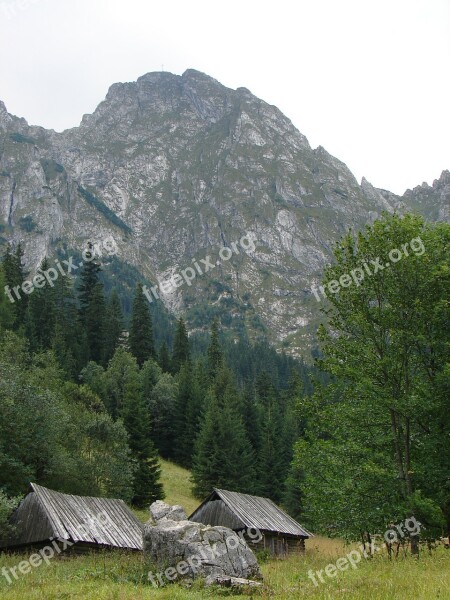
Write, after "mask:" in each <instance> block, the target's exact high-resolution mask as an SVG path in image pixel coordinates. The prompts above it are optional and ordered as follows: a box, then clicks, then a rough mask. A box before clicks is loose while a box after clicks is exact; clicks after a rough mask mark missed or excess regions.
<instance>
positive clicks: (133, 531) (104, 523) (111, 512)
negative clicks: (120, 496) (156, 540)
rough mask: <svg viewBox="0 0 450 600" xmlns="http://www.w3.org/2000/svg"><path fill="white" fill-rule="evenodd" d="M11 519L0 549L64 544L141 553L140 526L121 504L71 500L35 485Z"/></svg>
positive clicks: (103, 500)
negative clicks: (10, 529) (11, 532)
mask: <svg viewBox="0 0 450 600" xmlns="http://www.w3.org/2000/svg"><path fill="white" fill-rule="evenodd" d="M30 488H31V489H30V493H29V494H28V495H27V496H26V497H25V498H24V499H23V500H22V502H21V503H20V505H19V507H18V508H17V509H16V511H15V512H14V513H13V515H12V517H11V525H12V526H13V534H12V535H11V536H10V538H9V539H8V540H3V542H2V541H1V540H0V548H5V549H9V550H15V549H20V548H24V547H27V546H33V547H42V546H46V545H50V544H51V543H52V542H53V543H55V542H56V543H57V541H58V540H59V541H61V542H62V541H63V540H65V541H66V542H67V543H66V544H63V545H64V546H65V548H69V547H70V549H72V548H73V549H75V550H76V551H80V550H81V551H82V550H84V549H95V548H126V549H129V550H142V546H143V544H142V530H143V525H142V523H141V522H140V521H139V520H138V519H137V518H136V517H135V516H134V515H133V513H132V512H131V510H130V509H129V508H128V507H127V505H126V504H125V502H124V501H123V500H113V499H109V498H93V497H89V496H72V495H70V494H62V493H60V492H54V491H53V490H49V489H47V488H45V487H42V486H40V485H36V484H35V483H31V484H30Z"/></svg>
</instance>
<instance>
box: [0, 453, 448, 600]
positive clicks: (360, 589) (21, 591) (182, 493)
mask: <svg viewBox="0 0 450 600" xmlns="http://www.w3.org/2000/svg"><path fill="white" fill-rule="evenodd" d="M162 473H163V477H162V480H163V484H164V489H165V492H166V499H165V500H166V501H167V502H168V503H170V504H181V505H182V506H183V507H184V508H185V509H186V511H187V512H188V514H189V513H190V512H191V511H192V510H194V509H195V508H196V507H197V506H198V501H196V500H195V499H194V498H193V497H192V495H191V493H190V483H189V472H188V471H186V470H185V469H181V468H180V467H178V466H176V465H173V464H172V463H168V462H166V461H163V463H162ZM137 514H138V516H139V517H140V518H141V519H142V520H146V519H147V513H146V511H138V512H137ZM306 545H307V550H306V553H305V555H304V556H300V557H297V556H293V557H290V558H288V559H286V560H269V561H267V562H264V563H263V564H261V570H262V573H263V576H264V583H265V588H264V589H263V590H262V592H258V593H255V592H253V596H252V597H254V598H255V599H256V598H270V599H275V600H291V599H292V600H296V599H305V600H306V599H308V600H309V599H312V600H315V599H317V600H319V599H321V600H335V599H338V600H339V599H340V598H343V599H349V600H409V599H410V598H414V599H415V600H423V599H431V598H433V599H439V600H450V551H448V550H445V549H444V548H442V547H440V548H438V550H437V551H436V552H435V553H434V554H433V555H432V556H429V555H428V554H427V553H425V552H423V553H422V555H421V557H420V560H418V561H417V560H415V559H412V558H411V557H409V556H408V557H406V558H399V559H398V560H393V561H389V560H388V558H387V557H386V556H385V555H377V556H375V557H374V558H373V559H371V560H364V559H363V560H362V561H361V562H360V563H359V564H358V565H357V568H355V569H353V568H349V569H348V570H347V571H343V572H338V574H337V576H336V577H334V578H328V577H326V576H325V575H324V580H325V583H319V585H318V586H317V587H316V586H315V585H314V583H313V582H312V581H311V579H309V578H308V571H309V570H310V569H311V570H312V571H313V572H316V571H317V570H319V569H322V570H323V569H325V567H326V566H327V565H328V564H333V563H335V562H336V560H337V559H338V558H341V557H345V555H346V554H347V553H348V552H349V551H350V550H351V547H349V546H345V544H344V543H343V542H342V541H341V540H330V539H328V538H321V537H315V538H313V539H312V540H310V541H309V542H307V544H306ZM27 559H28V555H13V554H12V555H6V554H0V600H24V599H25V598H26V599H27V600H28V599H30V600H63V599H74V600H75V599H77V600H84V599H86V598H88V599H89V600H146V599H154V600H172V599H173V600H200V599H202V598H203V599H208V598H218V597H222V596H226V595H228V591H226V590H217V589H206V588H203V587H202V584H201V582H195V584H194V585H193V587H192V588H190V589H186V588H184V587H182V586H181V585H174V584H172V585H168V586H166V587H164V588H158V589H155V588H153V587H152V586H151V585H149V584H148V583H146V573H147V570H148V569H147V568H146V565H145V563H144V560H143V556H142V555H141V554H139V553H128V552H121V551H115V552H111V551H104V552H99V553H93V554H88V555H85V556H72V555H68V554H66V555H63V556H62V557H60V558H55V559H53V560H51V561H49V564H48V565H41V566H40V567H38V568H34V569H33V570H32V571H31V572H30V573H28V574H26V575H20V576H19V579H18V580H17V581H16V580H13V582H12V584H11V585H9V584H8V582H7V580H6V578H5V577H4V576H2V574H1V568H2V567H7V568H11V567H14V566H16V565H18V564H19V563H20V561H23V560H27ZM316 579H318V578H317V577H316ZM234 598H249V596H244V595H235V596H234Z"/></svg>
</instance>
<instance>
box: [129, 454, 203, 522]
mask: <svg viewBox="0 0 450 600" xmlns="http://www.w3.org/2000/svg"><path fill="white" fill-rule="evenodd" d="M190 476H191V473H190V471H187V470H186V469H183V468H182V467H179V466H178V465H175V464H174V463H172V462H169V461H167V460H161V481H162V483H163V486H164V492H165V494H166V495H165V498H164V502H167V504H181V506H182V507H183V508H184V510H185V511H186V514H187V516H189V515H190V514H192V513H193V512H194V510H195V509H196V508H197V506H198V505H199V504H200V502H199V500H197V499H195V498H194V496H193V495H192V492H191V486H192V484H191V482H190V481H189V478H190ZM133 512H134V514H135V515H136V516H137V518H138V519H140V520H141V521H142V522H144V523H145V521H147V520H148V511H147V510H136V509H133Z"/></svg>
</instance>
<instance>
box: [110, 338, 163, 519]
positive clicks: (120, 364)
mask: <svg viewBox="0 0 450 600" xmlns="http://www.w3.org/2000/svg"><path fill="white" fill-rule="evenodd" d="M105 383H106V393H107V394H108V397H109V399H110V402H114V406H111V405H110V406H109V407H108V408H109V410H110V411H111V412H112V414H113V416H115V415H118V416H119V417H121V418H122V419H123V423H124V425H125V429H126V430H127V432H128V443H129V446H130V449H131V453H132V457H133V458H134V460H135V461H136V472H135V474H134V484H133V498H132V502H133V504H134V505H135V506H137V507H139V508H143V507H145V506H147V505H148V504H151V503H152V502H154V501H155V500H158V499H161V498H163V497H164V492H163V488H162V484H161V482H160V481H159V478H160V474H161V469H160V466H159V459H158V454H157V452H156V449H155V447H154V445H153V442H152V440H151V437H150V432H151V422H150V411H149V406H148V403H147V401H146V399H145V398H144V395H143V391H142V381H141V376H140V372H139V368H138V366H137V363H136V359H135V358H134V357H133V356H132V355H131V354H130V353H129V352H127V351H126V350H125V349H124V348H118V349H117V350H116V353H115V354H114V357H113V358H112V360H111V362H110V364H109V367H108V370H107V371H106V373H105ZM113 392H114V393H115V397H114V398H111V396H112V393H113Z"/></svg>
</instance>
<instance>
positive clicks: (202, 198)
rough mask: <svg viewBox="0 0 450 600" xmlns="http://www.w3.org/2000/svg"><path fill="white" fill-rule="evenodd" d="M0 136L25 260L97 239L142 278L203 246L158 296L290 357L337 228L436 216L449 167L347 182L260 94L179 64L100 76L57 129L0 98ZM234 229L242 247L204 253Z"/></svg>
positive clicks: (1, 217) (15, 235)
mask: <svg viewBox="0 0 450 600" xmlns="http://www.w3.org/2000/svg"><path fill="white" fill-rule="evenodd" d="M0 148H1V150H0V153H1V154H0V236H1V238H0V243H2V244H3V245H4V244H6V243H7V242H8V241H9V242H14V243H17V242H18V241H20V240H22V241H23V242H24V244H25V251H26V260H27V267H28V268H29V269H30V270H33V269H35V268H36V266H37V265H38V264H39V262H40V261H41V260H42V258H43V257H44V256H45V255H55V254H56V253H61V252H65V253H66V254H70V253H71V252H72V251H78V252H80V251H81V249H82V247H83V246H84V245H85V243H86V241H87V240H93V241H98V240H103V239H105V238H107V237H108V236H110V235H113V237H114V239H115V240H116V242H117V245H118V247H119V256H118V258H119V260H121V261H122V262H123V263H126V264H129V265H131V266H132V267H134V268H135V272H136V273H138V275H139V274H140V275H141V276H142V278H143V279H145V280H146V281H151V282H153V283H155V282H157V281H161V280H165V279H167V278H169V277H171V276H172V275H173V274H175V273H180V272H181V271H182V270H183V269H186V268H187V267H192V265H193V264H195V263H194V262H193V261H194V260H196V261H197V262H196V264H199V262H198V261H200V259H205V257H206V256H207V255H209V256H211V257H213V260H212V263H213V264H214V270H213V269H211V270H210V272H209V273H207V274H204V275H197V277H196V278H195V279H194V281H193V282H192V285H190V286H188V285H186V284H184V285H180V286H179V287H177V288H176V287H172V288H171V289H169V286H166V287H165V291H164V292H163V293H161V294H160V296H161V299H162V300H163V301H164V303H165V305H166V306H167V308H168V309H169V310H170V311H171V312H174V313H176V314H179V313H184V314H186V316H187V319H188V323H189V326H190V329H191V330H194V329H197V328H202V327H204V326H205V325H207V322H208V321H209V320H210V319H211V318H212V316H214V315H215V314H218V315H222V316H223V322H224V324H225V325H228V326H230V327H234V328H236V329H238V330H239V329H240V330H242V329H244V328H245V329H246V330H247V331H249V332H250V333H251V335H259V334H267V335H268V337H269V338H270V339H271V340H272V341H273V342H275V343H276V344H277V345H279V346H283V347H286V348H289V350H290V351H291V352H294V353H299V352H304V351H305V349H306V348H308V347H310V346H311V344H312V343H313V335H314V329H315V326H316V324H317V322H318V318H319V311H318V309H319V303H318V302H317V300H316V299H315V298H314V296H313V294H312V292H311V287H312V286H314V285H315V284H317V283H318V282H319V278H320V273H321V270H322V268H323V266H324V264H325V263H326V262H327V261H329V260H330V256H331V251H332V247H333V243H334V242H335V241H336V240H337V239H338V238H339V237H340V236H341V235H342V234H343V233H344V232H345V231H347V230H348V228H349V227H351V228H354V229H360V228H361V227H363V226H364V224H365V223H367V222H370V221H372V220H373V219H375V218H376V217H377V216H379V215H380V214H381V213H382V211H385V210H387V211H393V210H399V211H403V210H415V211H417V212H419V213H421V214H423V215H425V216H426V217H427V218H430V219H446V218H448V205H449V199H450V173H449V171H444V172H443V173H442V175H441V177H440V179H438V180H436V181H435V182H434V183H433V185H432V186H428V185H427V184H423V185H422V186H419V187H417V188H414V190H408V191H407V192H406V193H405V194H404V195H403V196H402V197H400V196H397V195H395V194H392V193H390V192H388V191H386V190H380V189H377V188H375V187H373V186H372V185H371V184H370V183H369V182H368V181H366V180H365V179H363V180H362V182H361V184H359V183H358V182H357V181H356V179H355V177H354V176H353V175H352V173H351V172H350V171H349V169H348V168H347V167H346V165H345V164H344V163H343V162H341V161H339V160H338V159H337V158H335V157H333V156H331V155H330V154H329V153H328V152H327V151H326V150H325V149H324V148H322V147H320V146H319V147H318V148H316V149H313V148H311V146H310V145H309V143H308V140H307V139H306V137H305V136H304V135H302V134H301V133H300V132H299V131H298V130H297V129H296V128H295V127H294V126H293V124H292V123H291V121H290V120H289V119H288V118H287V117H285V116H284V115H283V114H282V113H281V112H280V111H279V110H278V109H277V108H276V107H275V106H271V105H269V104H267V103H265V102H264V101H262V100H260V99H258V98H256V97H255V96H254V95H253V94H251V92H250V91H249V90H247V89H246V88H238V89H237V90H232V89H229V88H226V87H224V86H223V85H221V84H220V83H219V82H218V81H216V80H215V79H212V78H211V77H208V76H207V75H204V74H203V73H200V72H198V71H195V70H192V69H190V70H188V71H186V72H185V73H183V75H181V76H178V75H173V74H171V73H166V72H161V73H148V74H146V75H144V76H142V77H140V78H139V79H138V80H137V81H136V82H132V83H116V84H114V85H112V86H111V87H110V89H109V91H108V94H107V96H106V98H105V100H104V101H103V102H102V103H101V104H100V105H99V106H98V107H97V109H96V110H95V112H94V113H93V114H91V115H85V116H84V117H83V119H82V122H81V124H80V126H79V127H76V128H73V129H69V130H66V131H64V132H62V133H56V132H55V131H53V130H46V129H44V128H42V127H36V126H30V125H28V123H27V122H26V121H25V120H24V119H21V118H17V117H15V116H12V115H11V114H9V113H8V112H7V110H6V107H5V105H4V104H3V103H2V102H0ZM246 233H251V234H252V235H253V236H254V238H255V240H256V241H255V250H254V251H253V252H251V251H249V252H248V253H246V252H242V251H241V252H240V253H239V255H237V254H236V253H235V255H234V256H233V257H232V258H230V260H229V261H227V262H224V261H220V262H221V264H220V265H216V264H215V263H216V262H217V260H216V259H217V257H218V254H219V250H220V248H221V247H222V246H224V245H225V246H230V245H231V244H232V243H233V242H237V241H238V240H240V239H241V238H242V237H243V236H244V235H245V234H246ZM200 264H203V263H200Z"/></svg>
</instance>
